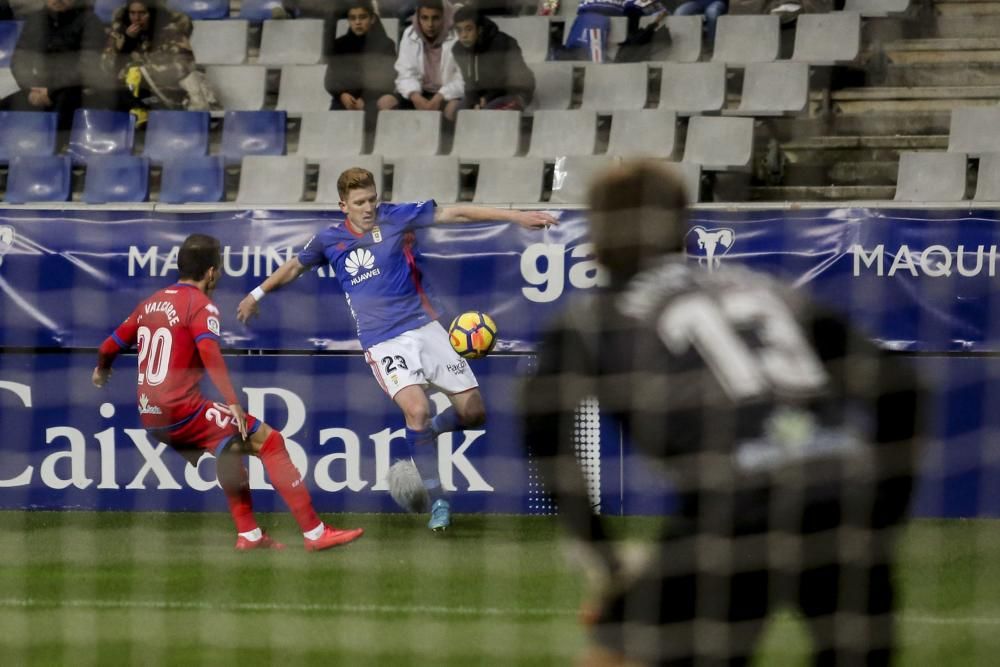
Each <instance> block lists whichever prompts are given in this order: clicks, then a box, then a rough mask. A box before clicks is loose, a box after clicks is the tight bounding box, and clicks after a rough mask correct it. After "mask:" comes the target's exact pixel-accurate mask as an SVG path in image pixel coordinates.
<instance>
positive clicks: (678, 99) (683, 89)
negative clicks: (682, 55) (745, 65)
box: [659, 63, 726, 116]
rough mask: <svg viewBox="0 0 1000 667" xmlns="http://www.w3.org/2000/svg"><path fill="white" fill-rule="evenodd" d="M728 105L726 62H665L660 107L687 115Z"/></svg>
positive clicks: (661, 82) (661, 75) (662, 71)
mask: <svg viewBox="0 0 1000 667" xmlns="http://www.w3.org/2000/svg"><path fill="white" fill-rule="evenodd" d="M725 105H726V66H725V64H723V63H687V64H672V63H664V65H663V69H662V70H661V73H660V102H659V108H660V109H667V110H670V111H676V112H677V113H678V114H680V115H682V116H684V115H691V114H699V113H704V112H712V111H720V110H721V109H722V107H724V106H725Z"/></svg>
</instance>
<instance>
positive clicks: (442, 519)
mask: <svg viewBox="0 0 1000 667" xmlns="http://www.w3.org/2000/svg"><path fill="white" fill-rule="evenodd" d="M450 525H451V505H450V504H449V503H448V501H447V500H445V499H444V498H438V499H437V500H435V501H434V504H433V505H431V520H430V521H428V522H427V527H428V528H430V529H431V530H433V531H435V532H440V531H444V530H448V526H450Z"/></svg>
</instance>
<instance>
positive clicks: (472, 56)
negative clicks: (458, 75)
mask: <svg viewBox="0 0 1000 667" xmlns="http://www.w3.org/2000/svg"><path fill="white" fill-rule="evenodd" d="M455 31H456V33H457V34H458V42H456V44H455V46H454V47H453V49H452V53H453V54H454V56H455V62H456V63H458V67H459V69H461V70H462V78H463V79H464V80H465V101H464V107H465V108H467V109H517V110H520V109H523V108H524V107H525V106H527V105H528V104H529V103H530V102H531V98H532V97H533V96H534V94H535V75H534V74H533V73H532V72H531V70H530V69H528V66H527V65H526V64H525V62H524V56H523V55H521V47H520V46H519V45H518V43H517V40H516V39H514V38H513V37H511V36H510V35H508V34H507V33H504V32H500V28H498V27H497V24H496V23H494V22H493V21H491V20H490V19H488V18H487V17H485V16H482V15H480V14H477V12H476V10H475V9H474V8H472V7H462V8H461V9H459V10H458V11H457V12H455Z"/></svg>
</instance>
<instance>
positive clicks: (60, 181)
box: [6, 155, 70, 204]
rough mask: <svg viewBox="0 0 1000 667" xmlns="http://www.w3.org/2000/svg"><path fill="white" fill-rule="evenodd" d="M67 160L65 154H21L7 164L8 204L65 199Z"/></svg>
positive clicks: (66, 197) (67, 177)
mask: <svg viewBox="0 0 1000 667" xmlns="http://www.w3.org/2000/svg"><path fill="white" fill-rule="evenodd" d="M69 193H70V161H69V157H68V156H66V155H21V156H18V157H15V158H14V159H13V160H12V161H11V163H10V172H9V173H8V175H7V196H6V200H7V203H8V204H28V203H31V202H58V201H66V200H67V199H69Z"/></svg>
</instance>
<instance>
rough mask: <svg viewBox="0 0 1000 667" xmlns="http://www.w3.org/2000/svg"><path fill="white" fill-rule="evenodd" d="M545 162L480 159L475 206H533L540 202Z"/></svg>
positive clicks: (519, 159) (531, 158) (535, 159)
mask: <svg viewBox="0 0 1000 667" xmlns="http://www.w3.org/2000/svg"><path fill="white" fill-rule="evenodd" d="M544 179H545V161H544V160H542V159H541V158H534V157H509V158H496V159H489V160H480V162H479V176H478V177H477V179H476V193H475V195H474V196H473V198H472V201H473V202H475V203H477V204H535V203H538V202H540V201H541V200H542V188H543V185H544Z"/></svg>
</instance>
